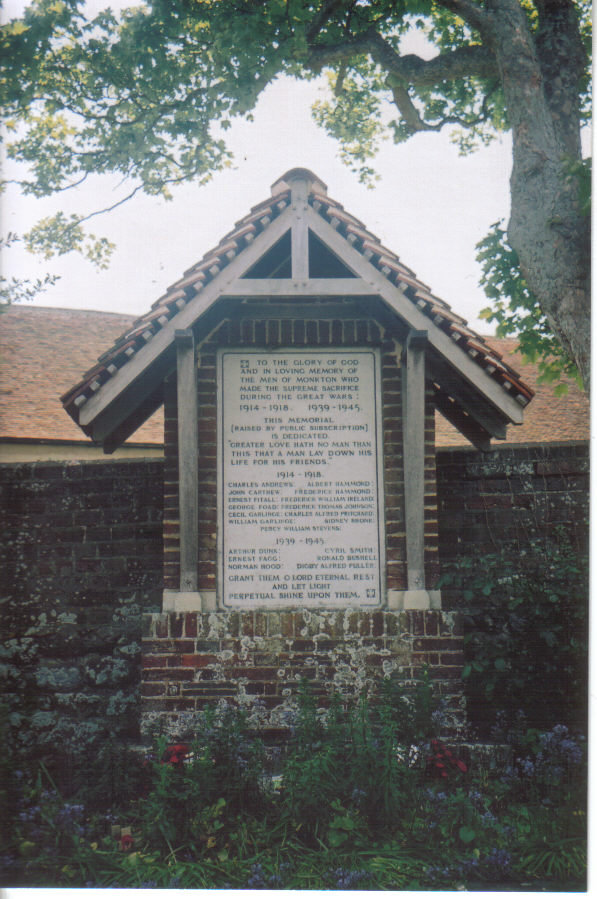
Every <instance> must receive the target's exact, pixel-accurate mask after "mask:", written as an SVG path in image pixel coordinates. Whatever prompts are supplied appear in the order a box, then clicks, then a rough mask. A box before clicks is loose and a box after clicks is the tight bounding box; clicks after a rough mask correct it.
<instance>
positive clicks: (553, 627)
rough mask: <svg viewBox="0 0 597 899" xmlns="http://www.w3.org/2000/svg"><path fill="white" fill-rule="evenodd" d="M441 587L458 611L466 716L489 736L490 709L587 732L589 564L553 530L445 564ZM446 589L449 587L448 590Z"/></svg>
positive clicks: (544, 724)
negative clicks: (551, 533)
mask: <svg viewBox="0 0 597 899" xmlns="http://www.w3.org/2000/svg"><path fill="white" fill-rule="evenodd" d="M445 568H446V573H445V574H444V576H443V578H442V584H441V585H442V588H443V589H444V591H445V592H446V595H447V597H448V599H449V601H450V604H451V605H452V606H453V607H457V608H459V609H460V611H461V612H462V615H463V625H464V644H465V665H464V669H463V678H464V683H465V693H466V698H467V712H468V716H469V720H470V721H471V723H472V724H473V725H474V726H475V727H476V728H477V729H478V731H479V733H480V734H481V735H482V736H487V735H488V734H489V731H490V728H491V726H492V724H493V721H494V718H495V712H496V710H505V711H506V712H507V713H508V714H509V715H510V717H512V716H513V715H515V713H516V712H517V711H518V710H521V711H522V712H523V713H524V714H525V716H526V718H527V720H528V722H529V724H530V725H532V726H533V727H540V728H549V727H551V726H552V725H554V724H556V723H564V724H566V725H568V726H569V727H572V728H575V729H580V730H583V731H584V730H585V729H586V721H587V686H588V684H587V682H588V666H587V657H588V561H587V559H586V558H585V557H583V555H582V553H579V552H578V551H577V550H576V549H575V548H574V547H573V546H572V545H571V544H570V542H569V540H568V539H567V538H566V536H565V534H564V533H562V532H561V531H558V532H557V533H556V534H555V535H554V536H553V537H550V538H543V539H540V540H539V539H538V540H535V541H532V542H531V543H530V544H529V545H528V547H526V548H524V549H520V550H519V551H517V552H513V550H512V549H506V548H503V549H501V550H499V551H498V552H496V553H493V554H490V555H486V556H484V557H483V558H481V559H479V558H478V557H475V558H469V557H467V558H461V559H457V560H455V561H452V562H451V563H447V564H446V565H445ZM446 588H447V589H446Z"/></svg>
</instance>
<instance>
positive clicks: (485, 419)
mask: <svg viewBox="0 0 597 899" xmlns="http://www.w3.org/2000/svg"><path fill="white" fill-rule="evenodd" d="M428 356H429V358H428V360H427V367H428V370H429V377H430V378H431V379H432V380H435V381H437V382H438V383H439V384H440V386H441V387H442V389H443V390H445V391H446V393H448V394H449V396H451V397H452V399H454V400H456V402H457V403H458V404H459V405H460V406H462V408H463V409H464V411H465V412H466V413H467V414H468V415H470V416H471V418H472V419H473V421H476V422H477V424H478V425H479V426H480V427H481V428H484V429H485V430H486V431H487V432H488V433H489V434H490V435H491V436H492V437H495V438H496V439H497V440H503V439H504V438H505V436H506V426H507V424H508V419H507V418H506V416H505V415H503V414H501V413H499V412H498V411H497V409H496V408H495V406H493V405H491V404H489V403H487V402H485V401H484V400H483V397H482V396H479V394H478V393H477V392H476V391H475V390H474V388H473V387H471V385H470V384H468V382H467V381H465V380H464V379H463V378H462V377H461V376H460V374H459V372H457V371H455V370H454V369H453V368H452V367H451V366H450V365H448V363H447V362H446V360H445V359H442V358H441V356H439V354H438V353H431V352H430V353H429V354H428Z"/></svg>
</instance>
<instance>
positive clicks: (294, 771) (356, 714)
mask: <svg viewBox="0 0 597 899" xmlns="http://www.w3.org/2000/svg"><path fill="white" fill-rule="evenodd" d="M433 711H434V702H433V692H432V686H431V683H430V680H429V677H428V675H427V673H425V675H424V677H423V679H422V680H420V681H418V682H416V684H414V685H413V686H412V688H411V690H410V691H409V690H407V689H405V686H404V685H403V683H402V682H401V681H400V679H399V678H396V677H392V678H386V679H385V681H384V682H383V686H382V690H381V695H380V697H379V700H378V701H377V702H376V703H375V705H372V706H371V707H370V706H369V704H368V703H367V701H366V700H365V699H361V700H360V701H359V702H358V703H357V704H356V705H354V706H352V707H351V706H346V705H344V704H343V703H342V701H341V699H340V697H339V696H337V695H334V696H333V697H332V701H331V705H330V708H329V711H328V713H327V715H326V716H325V719H322V718H320V717H318V715H317V712H316V708H315V702H314V700H313V697H312V696H311V695H310V693H309V691H308V689H307V687H306V685H305V684H303V685H302V688H301V690H300V693H299V712H298V717H297V722H296V728H295V732H294V735H293V738H292V740H291V744H290V747H289V750H288V753H287V757H286V761H285V766H284V774H283V784H284V792H285V801H286V809H287V812H288V814H289V815H290V816H291V817H292V818H295V819H297V820H301V821H302V822H303V823H304V824H306V825H307V826H308V828H310V829H312V831H313V832H314V833H317V832H318V829H320V828H321V826H322V825H325V824H327V826H328V828H329V830H330V831H333V832H334V837H333V839H334V840H335V842H336V843H337V844H339V843H340V842H343V841H344V840H345V839H346V840H347V839H348V838H349V836H351V838H354V836H355V831H356V830H357V829H358V824H359V822H360V821H361V820H362V821H363V822H366V823H368V824H379V823H383V822H390V821H395V820H399V819H401V818H402V819H403V818H404V816H405V814H406V813H407V809H409V808H411V807H412V794H413V789H414V787H415V777H414V774H413V769H414V768H415V767H418V765H417V763H419V762H420V758H419V755H420V752H421V750H420V749H419V746H420V744H421V742H422V741H423V740H425V739H428V738H429V736H430V734H431V733H432V731H433V727H434V722H433V717H432V715H433Z"/></svg>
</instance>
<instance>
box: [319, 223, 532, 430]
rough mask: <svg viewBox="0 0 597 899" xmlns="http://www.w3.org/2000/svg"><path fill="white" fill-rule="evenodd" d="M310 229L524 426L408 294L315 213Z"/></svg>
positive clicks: (511, 402)
mask: <svg viewBox="0 0 597 899" xmlns="http://www.w3.org/2000/svg"><path fill="white" fill-rule="evenodd" d="M307 222H308V225H309V228H310V229H311V230H312V231H313V233H314V234H316V235H317V236H318V237H319V238H320V240H322V241H323V242H324V243H325V244H327V245H328V247H329V248H330V249H331V250H333V252H335V253H336V255H337V256H339V257H340V259H342V261H343V262H345V263H346V265H347V266H348V267H349V268H350V269H351V270H352V271H354V272H355V273H356V274H357V275H358V276H359V277H361V278H364V280H365V281H368V282H369V284H370V286H371V289H370V293H374V294H378V295H379V296H380V297H382V299H383V300H385V302H386V303H387V304H388V305H389V306H390V308H391V309H393V310H394V312H395V313H396V314H397V315H399V316H400V317H401V318H402V319H404V321H405V322H406V323H407V324H408V325H409V326H410V327H411V328H412V329H414V330H419V331H427V332H428V335H429V344H430V346H432V347H434V348H435V349H436V350H437V351H438V353H439V354H440V355H441V356H443V357H444V358H445V359H447V360H448V361H449V362H450V364H451V365H452V366H453V367H454V368H455V369H456V370H457V371H458V372H459V373H460V374H461V376H462V377H463V378H464V379H465V380H466V381H468V382H469V384H471V385H473V387H474V388H475V390H477V391H478V392H479V393H481V394H482V395H483V396H484V397H485V399H486V400H487V401H488V402H489V403H491V404H492V405H493V406H494V407H495V408H496V409H497V410H499V411H500V412H501V414H502V415H504V416H505V417H506V418H508V419H509V420H510V421H512V422H514V423H515V424H522V422H523V412H522V409H521V407H520V406H519V404H518V403H517V402H516V400H515V399H514V398H513V397H511V396H509V395H508V394H507V393H506V391H505V390H504V389H503V388H502V387H501V386H500V385H499V384H498V383H497V381H494V380H493V378H491V377H490V376H489V375H488V374H487V373H486V372H485V371H484V370H483V369H482V368H481V367H480V366H479V365H477V364H476V363H475V362H473V360H472V359H471V358H470V357H469V356H468V354H467V353H465V352H464V351H463V350H461V349H460V348H459V347H457V346H456V344H455V343H454V341H453V340H452V339H451V338H450V337H449V336H448V335H447V334H445V333H444V332H443V331H442V330H441V328H438V327H437V325H435V324H434V322H433V321H431V319H429V318H427V316H426V315H424V314H423V313H422V312H421V310H420V309H418V308H417V307H416V306H415V305H414V303H412V302H411V301H410V300H409V299H408V297H406V296H405V295H404V293H403V292H402V291H401V290H400V289H399V288H398V287H396V286H395V285H394V284H392V283H391V282H390V281H388V279H387V278H386V277H385V275H383V274H382V273H381V272H380V271H379V270H378V269H376V268H375V266H374V265H372V264H371V263H370V262H369V261H368V260H367V259H365V258H364V257H363V256H362V255H361V254H360V253H359V252H358V251H357V250H355V249H354V247H352V246H351V245H350V244H349V243H348V241H346V240H345V239H344V238H343V237H342V235H341V234H338V233H337V232H336V231H335V230H334V229H333V228H332V226H331V225H330V224H329V223H328V222H326V221H325V220H324V219H322V218H321V216H319V215H318V214H317V213H316V212H315V210H313V209H311V208H309V209H308V210H307Z"/></svg>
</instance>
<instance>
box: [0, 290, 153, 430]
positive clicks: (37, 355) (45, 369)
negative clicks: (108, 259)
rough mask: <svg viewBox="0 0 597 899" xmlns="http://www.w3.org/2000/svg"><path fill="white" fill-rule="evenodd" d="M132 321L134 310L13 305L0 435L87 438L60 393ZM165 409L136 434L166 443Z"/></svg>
mask: <svg viewBox="0 0 597 899" xmlns="http://www.w3.org/2000/svg"><path fill="white" fill-rule="evenodd" d="M132 322H133V316H131V315H116V314H112V313H108V312H86V311H83V310H80V309H50V308H44V307H36V306H21V305H18V306H11V307H10V308H9V309H8V310H7V311H6V312H3V313H2V314H1V315H0V439H1V438H6V437H11V438H15V439H35V440H69V441H70V440H76V441H81V440H85V442H88V441H86V438H85V437H84V435H83V434H82V433H81V429H80V428H79V427H78V426H77V425H76V424H75V423H74V421H72V419H70V418H69V417H68V415H66V414H65V412H64V409H63V407H62V404H61V402H60V394H61V392H63V391H64V390H66V389H67V388H68V387H69V386H70V385H71V384H72V383H73V381H74V380H75V379H76V378H78V377H79V376H80V374H81V371H82V370H83V369H84V368H85V366H86V365H88V364H89V360H90V359H94V358H97V356H98V354H99V353H100V352H101V351H102V349H104V347H106V345H109V344H110V343H112V342H113V341H114V340H115V339H116V338H117V337H118V335H119V334H121V333H122V331H123V330H124V329H126V328H130V327H131V324H132ZM163 440H164V431H163V415H162V411H161V410H160V411H159V412H158V413H156V414H155V415H154V416H152V418H150V419H149V420H148V421H147V422H146V423H145V424H144V425H142V426H141V427H140V428H139V430H138V431H137V432H136V433H135V435H134V437H133V438H132V442H135V443H154V444H157V445H161V444H162V443H163Z"/></svg>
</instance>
